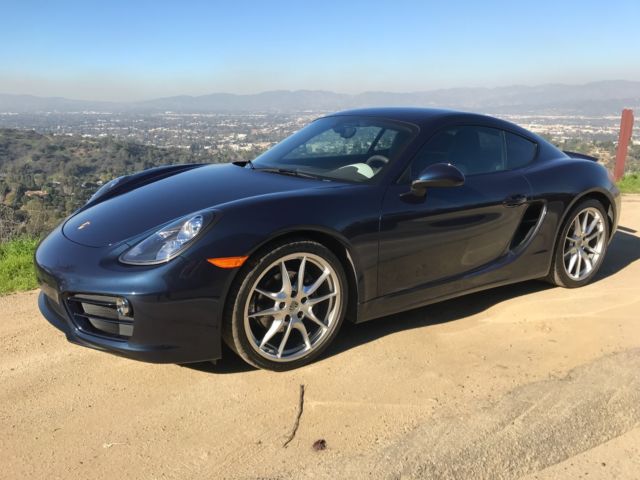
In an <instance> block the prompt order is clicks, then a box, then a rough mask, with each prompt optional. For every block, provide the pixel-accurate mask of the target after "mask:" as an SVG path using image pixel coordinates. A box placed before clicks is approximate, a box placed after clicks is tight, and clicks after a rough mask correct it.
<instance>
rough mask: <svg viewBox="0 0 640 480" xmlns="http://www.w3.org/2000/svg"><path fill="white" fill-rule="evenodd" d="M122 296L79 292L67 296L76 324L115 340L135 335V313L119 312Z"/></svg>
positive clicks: (85, 330)
mask: <svg viewBox="0 0 640 480" xmlns="http://www.w3.org/2000/svg"><path fill="white" fill-rule="evenodd" d="M119 300H120V301H122V299H121V298H120V297H111V296H106V295H88V294H77V295H73V296H71V297H68V298H67V306H68V307H69V310H70V312H71V314H72V318H73V321H74V323H75V324H76V326H77V327H78V328H79V329H80V330H82V331H83V332H86V333H90V334H92V335H98V336H101V337H107V338H110V339H114V340H127V339H129V338H130V337H131V336H132V335H133V314H132V313H130V314H129V316H124V315H121V314H119V313H118V301H119Z"/></svg>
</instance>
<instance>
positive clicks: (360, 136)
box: [252, 116, 416, 182]
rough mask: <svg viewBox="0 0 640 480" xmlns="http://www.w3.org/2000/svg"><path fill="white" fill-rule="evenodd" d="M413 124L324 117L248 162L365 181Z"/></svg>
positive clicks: (385, 163) (381, 167)
mask: <svg viewBox="0 0 640 480" xmlns="http://www.w3.org/2000/svg"><path fill="white" fill-rule="evenodd" d="M415 133H416V132H415V129H414V128H412V127H410V126H407V125H405V124H402V123H399V122H394V121H390V120H386V119H377V118H371V117H358V116H336V117H325V118H321V119H319V120H316V121H314V122H312V123H311V124H309V125H308V126H306V127H305V128H303V129H302V130H300V131H299V132H297V133H295V134H293V135H291V136H290V137H288V138H286V139H285V140H283V141H282V142H280V143H279V144H277V145H276V146H275V147H273V148H272V149H270V150H268V151H267V152H265V153H263V154H262V155H260V156H259V157H258V158H256V159H255V160H254V161H253V162H252V166H253V167H254V168H256V169H260V170H266V171H272V172H276V173H285V174H293V175H300V176H314V177H318V178H324V179H335V180H346V181H352V182H367V181H370V180H371V179H373V178H374V177H376V176H377V175H379V174H380V172H382V171H383V170H384V169H385V168H386V167H387V166H388V165H390V164H391V163H392V162H393V161H394V160H395V159H396V158H397V156H398V155H399V154H400V152H402V150H403V149H404V148H405V147H406V146H407V144H408V143H409V141H411V139H412V138H413V137H414V135H415Z"/></svg>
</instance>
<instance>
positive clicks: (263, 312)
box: [249, 306, 282, 317]
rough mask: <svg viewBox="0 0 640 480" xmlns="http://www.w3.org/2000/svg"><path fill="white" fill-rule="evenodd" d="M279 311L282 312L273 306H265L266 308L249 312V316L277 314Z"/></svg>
mask: <svg viewBox="0 0 640 480" xmlns="http://www.w3.org/2000/svg"><path fill="white" fill-rule="evenodd" d="M279 313H282V311H281V310H280V309H278V308H276V307H275V306H274V307H273V308H267V309H266V310H260V311H259V312H254V313H250V314H249V317H266V316H267V315H278V314H279Z"/></svg>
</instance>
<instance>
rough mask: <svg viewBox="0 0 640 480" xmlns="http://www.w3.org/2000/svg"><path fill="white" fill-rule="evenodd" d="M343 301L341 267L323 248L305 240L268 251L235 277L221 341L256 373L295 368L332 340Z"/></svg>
mask: <svg viewBox="0 0 640 480" xmlns="http://www.w3.org/2000/svg"><path fill="white" fill-rule="evenodd" d="M301 274H302V275H301ZM347 295H348V286H347V279H346V276H345V273H344V269H343V268H342V264H341V263H340V261H339V260H338V258H337V257H336V256H335V255H334V254H333V253H332V252H331V251H330V250H329V249H328V248H327V247H325V246H324V245H322V244H320V243H317V242H314V241H311V240H305V239H299V240H293V241H289V242H286V243H285V242H281V243H277V244H274V245H270V246H269V247H268V248H267V249H264V250H262V251H261V252H258V253H257V254H256V255H255V256H254V257H252V258H251V259H250V260H249V261H248V262H247V264H245V266H244V267H243V269H242V271H241V272H239V274H238V278H237V279H236V281H235V282H234V286H233V287H232V288H231V291H230V292H229V295H228V297H227V299H228V301H229V302H230V303H229V305H228V307H227V309H226V311H225V317H224V323H223V330H222V335H223V339H224V341H225V343H226V344H227V345H228V346H229V347H230V348H231V349H232V350H233V351H234V352H236V353H237V354H238V355H239V356H240V357H241V358H242V359H243V360H244V361H245V362H247V363H249V364H250V365H253V366H255V367H258V368H263V369H268V370H276V371H284V370H291V369H294V368H298V367H300V366H302V365H305V364H307V363H309V362H311V361H313V360H314V359H316V358H317V357H318V356H319V355H320V354H321V353H322V352H323V351H324V349H325V348H327V347H328V346H329V344H330V343H331V342H332V341H333V339H334V338H335V337H336V335H337V334H338V331H339V330H340V327H341V325H342V321H343V318H344V314H345V311H346V305H347Z"/></svg>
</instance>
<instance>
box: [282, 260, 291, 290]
mask: <svg viewBox="0 0 640 480" xmlns="http://www.w3.org/2000/svg"><path fill="white" fill-rule="evenodd" d="M280 276H282V292H283V293H284V294H285V295H287V296H291V290H292V286H291V277H290V276H289V270H287V266H286V265H285V263H284V261H282V262H280Z"/></svg>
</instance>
